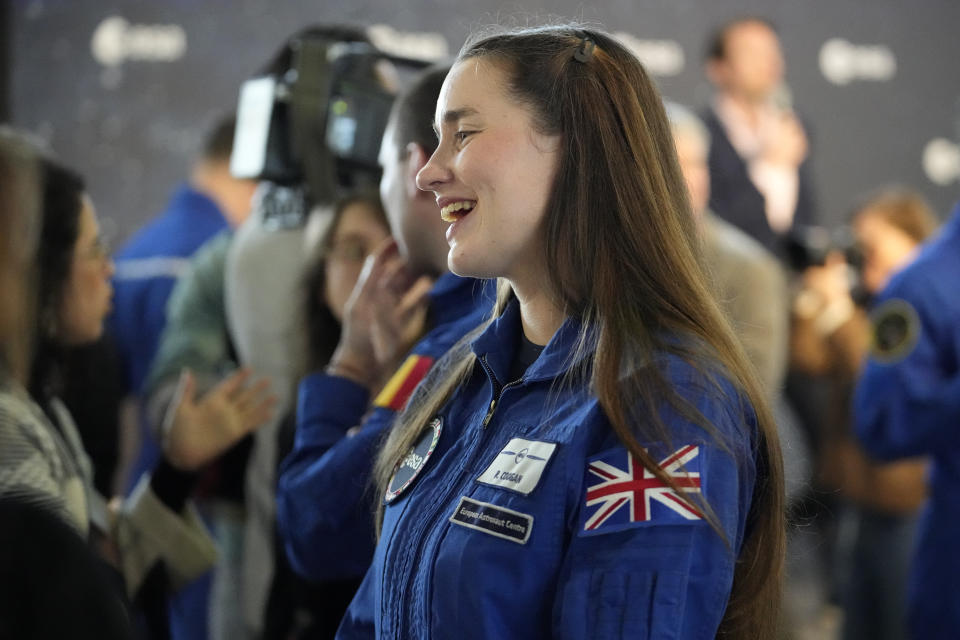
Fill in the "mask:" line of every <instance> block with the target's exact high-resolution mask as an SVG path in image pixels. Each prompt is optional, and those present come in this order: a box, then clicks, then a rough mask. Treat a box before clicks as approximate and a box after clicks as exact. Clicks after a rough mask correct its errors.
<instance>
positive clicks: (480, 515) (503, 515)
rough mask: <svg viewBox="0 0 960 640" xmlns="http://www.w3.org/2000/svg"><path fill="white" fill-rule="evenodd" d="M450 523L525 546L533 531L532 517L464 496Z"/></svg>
mask: <svg viewBox="0 0 960 640" xmlns="http://www.w3.org/2000/svg"><path fill="white" fill-rule="evenodd" d="M450 522H452V523H454V524H458V525H460V526H462V527H468V528H470V529H476V530H477V531H483V532H484V533H489V534H490V535H492V536H497V537H498V538H504V539H506V540H511V541H513V542H516V543H517V544H526V543H527V540H529V539H530V532H531V531H532V530H533V516H530V515H527V514H525V513H520V512H519V511H513V510H512V509H506V508H504V507H498V506H497V505H495V504H490V503H488V502H477V501H476V500H471V499H470V498H468V497H466V496H462V497H461V498H460V503H459V504H458V505H457V508H456V510H454V512H453V515H452V516H450Z"/></svg>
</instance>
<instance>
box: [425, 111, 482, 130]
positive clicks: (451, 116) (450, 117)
mask: <svg viewBox="0 0 960 640" xmlns="http://www.w3.org/2000/svg"><path fill="white" fill-rule="evenodd" d="M478 113H479V111H477V110H476V109H474V108H473V107H463V108H460V109H451V110H450V111H445V112H444V113H443V122H444V123H445V124H450V123H452V122H456V121H457V120H460V119H461V118H465V117H466V116H475V115H477V114H478ZM433 132H434V133H436V134H437V137H439V136H440V130H439V129H437V123H436V122H434V123H433Z"/></svg>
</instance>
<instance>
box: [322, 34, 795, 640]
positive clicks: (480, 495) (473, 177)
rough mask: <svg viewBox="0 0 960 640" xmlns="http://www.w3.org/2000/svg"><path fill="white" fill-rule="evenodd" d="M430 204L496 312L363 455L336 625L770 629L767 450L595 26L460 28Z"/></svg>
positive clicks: (440, 120)
mask: <svg viewBox="0 0 960 640" xmlns="http://www.w3.org/2000/svg"><path fill="white" fill-rule="evenodd" d="M435 124H436V127H437V130H438V133H439V146H438V148H437V150H436V152H435V153H434V154H433V156H432V157H431V159H430V161H429V162H428V163H427V165H426V166H425V167H424V168H423V169H422V171H421V172H420V174H419V176H418V185H419V186H420V188H421V189H424V190H429V191H433V192H434V193H435V194H436V196H437V202H438V205H439V207H440V215H441V216H442V217H444V219H445V220H448V221H449V222H451V225H450V227H449V228H448V230H447V241H448V243H449V245H450V252H449V254H448V260H449V264H450V267H451V269H452V270H453V271H454V272H455V273H457V274H459V275H470V276H474V277H483V278H490V277H497V278H499V279H500V292H499V295H498V300H497V303H496V306H495V309H494V314H493V319H492V320H491V321H490V322H489V323H486V324H484V325H483V326H481V327H479V328H478V329H477V330H476V331H474V332H472V333H471V334H470V335H468V336H467V338H465V339H464V340H463V341H462V342H461V343H459V344H458V345H457V346H456V347H454V349H452V350H451V352H449V353H448V354H447V355H446V356H444V358H443V359H442V360H441V361H440V362H439V363H437V364H436V365H435V366H434V368H433V369H432V370H431V372H430V373H429V374H428V375H427V378H426V379H425V380H424V382H423V383H422V384H421V385H420V387H418V390H417V391H416V392H415V394H414V396H413V398H412V399H411V401H410V402H409V404H408V407H407V408H406V409H405V410H404V412H403V414H401V416H400V417H399V418H398V420H397V425H396V426H395V427H394V428H393V430H392V431H391V435H390V437H389V438H388V440H387V442H386V443H385V445H384V447H383V450H382V451H381V453H380V456H379V458H378V460H377V465H376V477H377V479H378V482H379V484H378V489H379V490H380V491H381V492H382V493H381V495H383V496H384V498H383V505H384V506H383V507H382V513H381V514H380V515H381V516H382V529H381V537H380V541H379V544H378V546H377V550H376V552H375V556H374V561H373V565H372V566H371V568H370V570H369V571H368V572H367V575H366V577H365V579H364V582H363V585H362V586H361V588H360V591H359V592H358V594H357V596H356V598H355V599H354V601H353V603H352V604H351V607H350V609H349V610H348V613H347V616H346V618H345V619H344V621H343V623H342V624H341V627H340V630H339V633H338V637H341V638H354V637H378V638H413V637H416V638H420V637H423V638H426V637H435V638H439V637H465V638H495V637H511V638H547V637H561V638H587V637H589V638H621V637H630V638H633V637H656V638H662V637H678V638H708V637H709V638H712V637H714V636H716V635H717V634H718V633H724V634H728V635H729V637H736V638H741V637H762V638H766V637H770V636H771V634H772V633H773V629H774V626H775V624H776V610H777V605H778V603H779V597H780V589H779V585H780V575H781V569H782V559H783V538H784V528H783V525H784V523H783V514H782V501H783V495H782V475H781V471H780V467H781V460H780V452H779V448H778V444H777V438H776V434H775V431H774V425H773V422H772V420H771V418H770V415H769V411H768V409H767V407H766V406H765V405H764V403H763V400H762V396H761V393H760V392H759V389H758V386H757V383H756V381H755V379H754V375H753V374H752V373H751V371H750V367H749V365H748V364H747V363H746V361H745V358H744V356H743V354H742V351H741V350H740V348H739V346H737V344H736V341H735V339H734V338H733V337H732V334H731V332H730V330H729V328H728V326H727V324H726V322H725V321H724V320H723V317H722V315H721V313H720V311H719V310H718V308H717V305H716V302H715V301H714V300H713V298H712V297H711V294H710V292H709V289H708V287H707V284H706V282H705V278H704V275H703V272H702V271H701V268H700V266H699V261H698V257H697V251H696V242H695V240H694V237H695V236H694V233H695V231H694V228H693V219H692V217H691V215H690V212H689V207H688V204H687V198H686V196H685V191H684V189H685V187H684V183H683V179H682V177H681V174H680V171H679V168H678V166H677V161H676V157H675V154H674V152H673V151H672V149H673V146H672V142H671V138H670V130H669V127H668V126H667V122H666V118H665V115H664V111H663V106H662V104H661V99H660V96H659V94H658V93H657V92H656V90H655V89H654V87H653V85H652V83H651V81H650V79H649V78H648V76H647V75H646V73H645V72H644V70H643V68H642V67H641V65H640V64H639V62H638V61H637V60H636V59H635V58H634V57H633V56H632V55H631V54H630V53H629V52H627V51H626V50H625V49H624V48H623V47H622V46H621V45H619V44H617V43H616V42H615V41H613V40H612V39H611V38H609V37H608V36H606V35H603V34H601V33H598V32H595V31H582V30H578V29H573V28H567V27H548V28H540V29H534V30H529V31H523V32H517V33H513V34H504V35H501V36H493V37H490V38H487V39H484V40H480V41H478V42H475V43H473V44H469V45H468V46H467V47H466V48H465V49H464V51H463V52H462V53H461V54H460V57H459V59H458V61H457V63H456V64H455V65H454V66H453V68H452V70H451V72H450V74H449V75H448V76H447V79H446V82H445V83H444V88H443V91H442V92H441V96H440V100H439V102H438V106H437V113H436V118H435Z"/></svg>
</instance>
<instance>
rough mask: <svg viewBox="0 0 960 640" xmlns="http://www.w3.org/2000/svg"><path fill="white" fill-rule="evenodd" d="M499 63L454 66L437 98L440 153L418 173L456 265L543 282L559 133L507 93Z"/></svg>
mask: <svg viewBox="0 0 960 640" xmlns="http://www.w3.org/2000/svg"><path fill="white" fill-rule="evenodd" d="M507 80H508V78H507V75H506V74H505V73H504V71H503V70H502V69H501V68H500V67H499V66H497V65H496V64H494V63H492V62H490V61H487V60H479V59H466V60H463V61H460V62H458V63H457V64H455V65H454V66H453V68H452V69H451V71H450V74H449V75H448V76H447V79H446V81H445V82H444V84H443V89H442V91H441V93H440V99H439V100H438V102H437V113H436V119H435V125H436V128H437V131H438V133H439V145H438V146H437V150H436V152H434V154H433V156H432V157H431V158H430V160H429V161H428V162H427V164H426V165H425V166H424V167H423V169H422V170H421V171H420V173H419V174H418V176H417V185H418V186H419V187H420V188H421V189H423V190H424V191H432V192H433V193H434V194H435V195H436V198H437V204H438V205H439V207H440V210H439V211H438V212H437V215H442V217H443V219H444V220H446V221H448V222H450V223H451V224H450V226H449V227H448V228H447V232H446V237H447V243H448V245H449V247H450V251H449V253H448V254H447V262H448V265H449V267H450V270H451V271H453V272H454V273H456V274H458V275H461V276H472V277H479V278H492V277H504V278H507V279H508V280H511V281H514V283H515V284H516V281H517V280H523V281H530V282H532V283H537V282H538V279H539V278H542V277H543V275H544V274H545V269H546V265H545V259H544V251H543V249H544V247H543V243H544V238H543V224H542V223H543V220H544V216H545V214H546V206H547V202H548V200H549V196H550V193H551V190H552V188H553V182H554V176H555V174H556V168H557V162H558V148H559V136H548V135H544V134H541V133H539V132H538V131H537V130H536V128H535V127H534V122H533V118H532V115H531V113H530V111H529V109H528V108H527V107H525V106H523V105H521V104H518V103H517V102H516V101H515V100H513V99H512V98H511V97H510V96H508V95H507Z"/></svg>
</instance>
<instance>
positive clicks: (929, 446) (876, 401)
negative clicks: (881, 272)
mask: <svg viewBox="0 0 960 640" xmlns="http://www.w3.org/2000/svg"><path fill="white" fill-rule="evenodd" d="M902 275H908V274H906V273H904V274H902ZM909 275H910V276H912V277H909V278H897V279H895V280H894V281H892V282H891V285H890V287H889V288H888V290H887V291H885V292H884V294H883V297H882V301H881V302H880V304H878V305H877V307H876V311H875V312H874V314H873V317H874V332H875V346H874V348H873V352H872V354H871V356H870V358H869V359H868V361H867V363H866V366H865V368H864V371H863V374H862V376H861V378H860V380H859V381H858V383H857V389H856V393H855V395H854V417H855V424H856V431H857V435H858V436H859V438H860V440H861V442H862V443H863V446H864V448H865V449H866V450H867V451H868V452H870V453H871V454H872V455H874V456H876V457H878V458H881V459H893V458H900V457H908V456H915V455H921V454H927V453H936V452H938V451H942V450H943V449H945V448H950V449H953V448H956V446H957V442H958V438H957V424H958V423H960V375H958V372H957V363H956V357H957V353H956V352H957V348H958V343H960V327H958V326H957V324H956V320H955V318H956V313H951V312H950V309H951V308H953V309H956V308H957V307H958V301H957V300H952V301H951V300H947V299H942V296H940V295H939V288H938V286H937V284H936V283H933V282H928V281H927V279H926V278H925V277H923V276H924V274H921V273H913V274H909ZM898 319H899V322H901V324H902V325H903V326H904V330H903V332H902V333H901V332H899V331H896V332H895V335H894V337H893V338H892V343H891V344H883V341H884V336H883V333H884V326H885V325H888V324H893V323H895V322H896V321H898ZM878 342H879V343H880V344H877V343H878Z"/></svg>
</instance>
